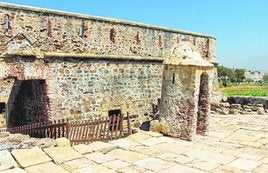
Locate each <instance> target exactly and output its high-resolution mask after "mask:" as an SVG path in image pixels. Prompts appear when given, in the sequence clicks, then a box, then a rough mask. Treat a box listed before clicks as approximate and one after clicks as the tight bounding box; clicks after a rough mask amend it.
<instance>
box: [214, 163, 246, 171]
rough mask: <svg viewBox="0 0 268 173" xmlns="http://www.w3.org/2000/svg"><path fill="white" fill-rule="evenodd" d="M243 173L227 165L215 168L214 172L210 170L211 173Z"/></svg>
mask: <svg viewBox="0 0 268 173" xmlns="http://www.w3.org/2000/svg"><path fill="white" fill-rule="evenodd" d="M229 172H230V173H243V172H244V171H242V170H240V169H237V168H234V167H230V166H227V165H220V166H218V167H217V168H215V169H214V170H212V173H229Z"/></svg>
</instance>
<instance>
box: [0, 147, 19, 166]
mask: <svg viewBox="0 0 268 173" xmlns="http://www.w3.org/2000/svg"><path fill="white" fill-rule="evenodd" d="M16 167H18V165H17V162H16V161H15V160H14V158H13V157H12V156H11V154H10V152H9V151H7V150H2V151H0V171H3V170H7V169H12V168H16Z"/></svg>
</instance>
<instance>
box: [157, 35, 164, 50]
mask: <svg viewBox="0 0 268 173" xmlns="http://www.w3.org/2000/svg"><path fill="white" fill-rule="evenodd" d="M158 46H159V47H160V48H162V47H163V38H162V36H161V35H159V36H158Z"/></svg>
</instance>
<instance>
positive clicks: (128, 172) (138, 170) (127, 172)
mask: <svg viewBox="0 0 268 173" xmlns="http://www.w3.org/2000/svg"><path fill="white" fill-rule="evenodd" d="M117 171H118V172H120V173H146V172H147V171H148V170H147V169H145V168H142V167H139V166H136V165H130V166H128V167H125V168H122V169H118V170H117Z"/></svg>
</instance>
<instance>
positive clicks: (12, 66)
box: [0, 3, 216, 122]
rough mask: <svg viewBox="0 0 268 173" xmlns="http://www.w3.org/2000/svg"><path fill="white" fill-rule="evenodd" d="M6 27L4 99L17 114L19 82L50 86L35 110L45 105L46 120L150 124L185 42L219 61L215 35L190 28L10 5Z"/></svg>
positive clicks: (1, 62) (0, 60)
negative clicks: (111, 116)
mask: <svg viewBox="0 0 268 173" xmlns="http://www.w3.org/2000/svg"><path fill="white" fill-rule="evenodd" d="M0 25H1V26H0V66H1V69H0V87H1V91H0V100H1V102H5V103H6V104H7V105H8V107H9V108H8V109H9V110H8V111H9V112H11V110H13V111H15V112H16V111H17V110H20V108H17V107H18V106H16V105H15V106H14V100H16V98H17V97H18V93H19V90H23V89H25V88H20V87H22V86H27V85H20V84H19V83H21V82H23V81H25V80H41V81H44V82H45V86H44V87H43V88H44V90H45V91H44V93H45V95H46V98H44V99H43V100H45V101H44V102H45V103H38V104H39V105H37V106H33V107H40V106H42V104H44V105H43V107H47V108H45V109H44V110H46V113H45V114H44V115H46V118H48V119H57V118H68V117H69V118H81V117H82V118H90V117H92V116H107V115H108V111H109V110H121V112H122V113H124V114H125V113H126V112H129V113H130V114H138V115H140V117H141V120H145V119H146V115H149V114H150V113H151V112H152V104H157V99H158V98H160V97H161V85H162V75H163V74H162V73H163V65H162V62H163V60H164V59H165V58H166V57H168V56H169V54H170V51H171V50H172V47H173V46H174V45H175V44H177V43H179V42H181V41H183V40H187V41H190V42H191V43H192V44H194V45H195V47H196V48H197V49H198V51H199V52H200V54H201V55H202V57H203V58H204V59H206V60H208V61H209V62H212V63H216V52H215V49H216V48H215V46H216V45H215V44H216V43H215V42H216V40H215V38H213V37H211V36H208V35H203V34H198V33H192V32H187V31H179V30H174V29H168V28H163V27H158V26H150V25H145V24H139V23H133V22H127V21H122V20H117V19H108V18H101V17H94V16H88V15H81V14H74V13H67V12H61V11H55V10H47V9H41V8H33V7H26V6H18V5H12V4H6V3H0ZM7 81H8V82H7ZM31 85H33V83H32V84H31ZM39 88H40V87H39ZM16 90H17V91H16ZM41 95H44V94H41ZM25 97H27V96H25ZM25 99H26V98H25ZM41 100H42V99H41ZM21 101H22V102H23V100H21ZM33 104H35V103H33ZM6 111H7V110H6ZM25 111H26V112H27V114H30V116H35V115H34V113H35V111H32V110H31V109H29V110H25ZM31 114H32V115H31ZM144 115H145V116H144ZM28 116H29V115H28ZM9 118H12V117H9ZM37 119H38V118H37ZM40 119H44V117H42V115H40V118H39V120H40ZM27 121H28V120H25V122H27Z"/></svg>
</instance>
